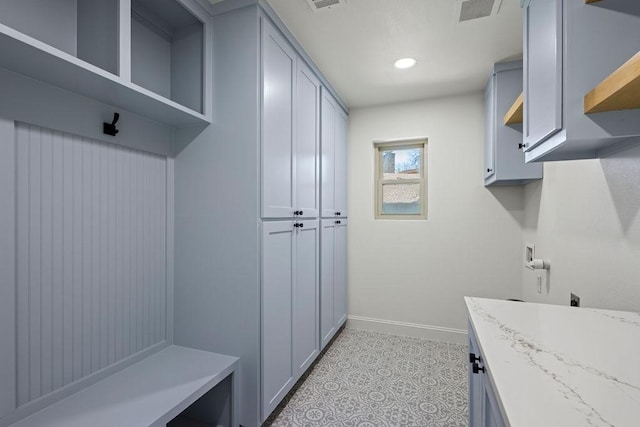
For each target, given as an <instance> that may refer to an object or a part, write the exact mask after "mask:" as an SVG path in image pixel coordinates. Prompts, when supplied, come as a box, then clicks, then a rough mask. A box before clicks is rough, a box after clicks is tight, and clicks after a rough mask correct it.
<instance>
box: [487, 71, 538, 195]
mask: <svg viewBox="0 0 640 427" xmlns="http://www.w3.org/2000/svg"><path fill="white" fill-rule="evenodd" d="M521 91H522V61H512V62H502V63H498V64H495V66H494V68H493V72H492V73H491V75H490V76H489V81H488V82H487V87H486V90H485V97H484V114H485V169H484V176H485V179H484V184H485V185H486V186H490V185H519V184H526V183H529V182H531V181H534V180H537V179H540V178H542V164H541V163H529V164H527V163H525V161H524V153H523V152H522V124H510V125H506V124H505V115H506V114H507V112H509V111H510V108H511V106H512V105H513V101H514V100H516V98H518V96H519V94H520V93H521Z"/></svg>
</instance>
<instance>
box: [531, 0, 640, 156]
mask: <svg viewBox="0 0 640 427" xmlns="http://www.w3.org/2000/svg"><path fill="white" fill-rule="evenodd" d="M523 5H524V127H523V131H524V143H525V144H526V145H525V159H526V161H527V162H531V161H553V160H568V159H582V158H595V157H603V156H607V155H609V154H611V153H613V152H615V151H618V150H620V149H624V148H626V147H628V146H630V145H633V144H635V143H637V142H638V138H639V137H640V110H638V109H628V108H629V107H625V106H622V107H613V108H609V109H606V110H605V109H602V110H589V109H588V108H585V107H586V103H585V96H586V95H587V94H589V93H590V92H591V91H592V90H593V89H594V88H595V87H596V86H598V85H599V84H600V83H601V82H602V81H603V80H605V79H606V78H607V77H608V76H609V75H610V74H612V73H613V72H614V71H615V70H617V69H618V68H619V67H620V66H622V65H623V64H624V63H626V62H627V61H628V60H629V58H631V57H632V56H633V55H635V54H636V53H637V52H638V48H639V46H638V40H639V39H640V14H638V13H637V11H638V6H637V0H615V1H614V0H603V1H599V2H591V3H585V2H584V1H573V0H571V1H570V0H529V1H528V2H523ZM594 28H598V31H594V30H593V29H594ZM592 111H599V112H592Z"/></svg>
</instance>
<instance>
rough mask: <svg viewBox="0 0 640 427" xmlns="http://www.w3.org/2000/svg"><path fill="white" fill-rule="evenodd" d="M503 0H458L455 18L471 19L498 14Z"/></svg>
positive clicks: (460, 19) (462, 20)
mask: <svg viewBox="0 0 640 427" xmlns="http://www.w3.org/2000/svg"><path fill="white" fill-rule="evenodd" d="M501 4H502V0H457V1H456V5H455V12H454V15H453V16H454V19H455V20H456V22H464V21H471V20H472V19H478V18H485V17H487V16H493V15H497V14H498V11H499V10H500V5H501Z"/></svg>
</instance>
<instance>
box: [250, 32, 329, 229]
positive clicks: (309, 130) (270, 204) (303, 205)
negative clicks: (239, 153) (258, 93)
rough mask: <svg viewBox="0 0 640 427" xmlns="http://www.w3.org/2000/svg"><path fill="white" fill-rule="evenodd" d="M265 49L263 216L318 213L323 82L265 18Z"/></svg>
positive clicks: (299, 215)
mask: <svg viewBox="0 0 640 427" xmlns="http://www.w3.org/2000/svg"><path fill="white" fill-rule="evenodd" d="M262 52H263V54H262V79H263V80H262V88H263V89H262V90H263V93H262V217H263V218H290V217H317V216H318V203H319V198H318V175H319V173H318V172H319V170H318V151H319V125H318V121H319V101H320V82H319V80H318V78H317V77H316V76H315V75H314V74H313V72H312V71H311V70H310V69H309V68H308V67H307V66H306V65H305V64H304V62H303V61H302V60H300V59H299V58H298V57H297V54H296V52H295V51H294V50H293V48H292V47H291V45H290V44H289V43H288V42H287V41H286V40H285V39H284V37H282V35H281V34H280V32H279V31H278V30H277V29H276V28H275V27H273V26H272V25H271V24H270V23H268V22H266V21H263V25H262Z"/></svg>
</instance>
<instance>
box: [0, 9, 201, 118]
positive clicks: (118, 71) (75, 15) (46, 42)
mask: <svg viewBox="0 0 640 427" xmlns="http://www.w3.org/2000/svg"><path fill="white" fill-rule="evenodd" d="M132 3H133V4H134V5H136V6H138V5H139V9H141V10H142V12H138V11H132V19H131V21H132V27H134V26H136V27H137V26H138V24H137V23H138V22H139V21H140V20H141V18H140V16H144V17H145V19H146V21H145V22H147V21H148V22H160V21H162V20H163V19H164V22H168V25H169V27H168V28H165V29H164V31H165V32H166V34H168V36H167V35H166V34H165V36H164V37H165V38H164V39H162V40H163V41H162V42H161V43H159V44H156V46H155V47H157V46H159V48H158V49H155V50H154V49H153V47H154V46H153V44H152V45H149V44H147V43H145V42H144V40H143V41H142V42H141V41H140V39H138V38H136V37H135V36H137V35H139V34H140V31H136V30H135V28H132V30H133V31H132V43H131V58H130V61H129V58H127V57H124V56H123V57H121V54H123V52H120V48H122V46H120V43H121V40H120V37H121V34H120V31H121V30H122V29H121V25H120V23H119V21H118V20H119V19H120V15H119V9H118V8H119V2H118V1H117V0H58V1H56V2H42V1H39V0H8V1H3V2H0V68H4V69H6V70H8V71H11V72H15V73H19V74H22V75H24V76H27V77H30V78H33V79H35V80H38V81H41V82H44V83H47V84H50V85H52V86H56V87H59V88H61V89H65V90H68V91H70V92H74V93H77V94H79V95H83V96H86V97H88V98H91V99H93V100H95V101H98V102H101V103H104V104H108V105H112V106H113V107H115V108H119V109H122V110H125V111H129V112H131V113H135V114H138V115H140V116H142V117H146V118H149V119H152V120H154V121H157V122H160V123H163V124H165V125H168V126H171V127H177V128H180V127H187V126H204V125H207V124H209V123H211V120H210V119H209V118H208V117H207V116H206V115H205V114H204V91H203V87H204V86H203V76H204V59H203V58H204V53H203V52H204V31H205V29H204V26H205V24H204V22H202V21H200V20H198V19H197V18H196V17H195V16H193V15H192V14H190V13H189V12H188V11H187V10H186V8H185V7H184V6H182V4H181V3H179V2H177V1H176V0H154V1H151V0H134V1H133V2H132ZM148 26H149V25H147V27H148ZM147 27H145V28H147ZM144 31H146V30H144ZM148 32H149V33H151V31H148ZM158 33H161V31H159V30H157V29H156V28H154V32H153V34H154V36H155V35H156V34H158ZM142 38H143V39H144V38H145V36H142ZM147 38H148V37H147ZM158 38H160V37H158ZM125 40H126V37H125ZM125 49H128V46H127V47H125ZM126 54H127V52H126V51H125V52H124V55H126ZM157 58H159V59H157ZM158 61H159V62H158ZM160 65H162V67H161V66H160ZM129 66H130V68H129ZM129 71H131V72H129ZM129 76H131V78H129ZM154 76H160V77H159V78H156V77H154ZM153 79H155V80H156V81H155V82H154V81H153Z"/></svg>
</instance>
